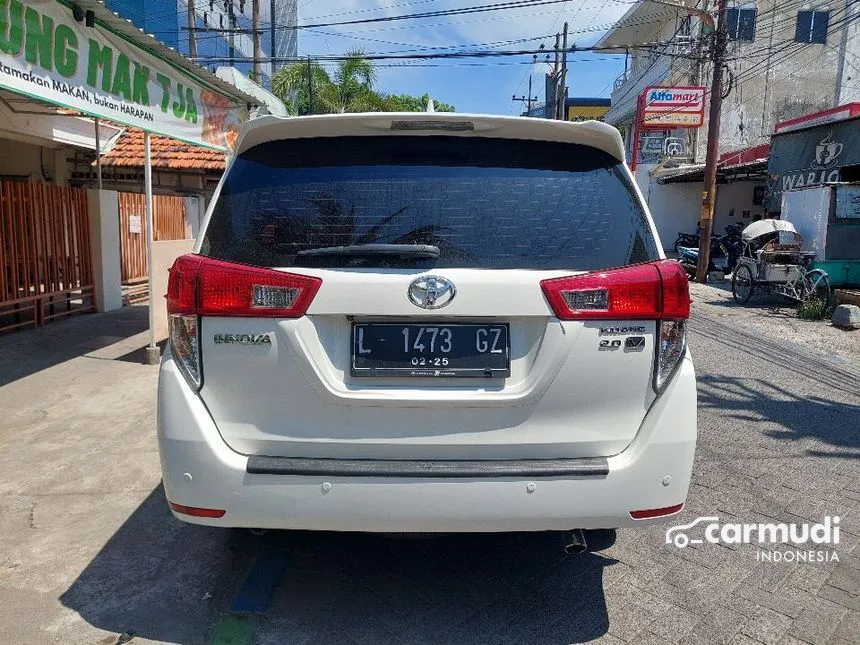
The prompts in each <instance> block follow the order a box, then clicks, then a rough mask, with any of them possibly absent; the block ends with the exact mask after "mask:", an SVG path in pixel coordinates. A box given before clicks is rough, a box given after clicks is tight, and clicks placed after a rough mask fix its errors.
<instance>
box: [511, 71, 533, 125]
mask: <svg viewBox="0 0 860 645" xmlns="http://www.w3.org/2000/svg"><path fill="white" fill-rule="evenodd" d="M511 100H512V101H519V102H520V103H525V105H526V116H531V112H532V103H534V102H536V101H537V100H538V97H536V96H532V75H531V74H529V93H528V95H527V96H517V95H516V94H514V95H513V96H512V97H511Z"/></svg>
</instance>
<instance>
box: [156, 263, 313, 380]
mask: <svg viewBox="0 0 860 645" xmlns="http://www.w3.org/2000/svg"><path fill="white" fill-rule="evenodd" d="M321 284H322V280H320V279H319V278H314V277H311V276H303V275H295V274H292V273H284V272H282V271H275V270H274V269H265V268H262V267H254V266H247V265H243V264H233V263H231V262H224V261H222V260H215V259H212V258H207V257H204V256H201V255H194V254H188V255H183V256H181V257H179V258H177V259H176V261H175V262H174V263H173V266H172V267H171V268H170V278H169V280H168V283H167V314H168V326H169V340H170V347H171V350H172V353H173V356H174V358H175V359H176V361H177V363H178V365H179V366H180V368H181V369H182V371H183V373H184V374H185V378H186V380H187V381H188V383H189V385H191V387H192V388H193V389H194V390H198V389H200V385H201V382H202V369H201V358H200V343H199V333H198V332H199V324H200V320H199V316H254V317H258V318H300V317H301V316H304V315H305V313H306V312H307V310H308V307H309V306H310V304H311V301H312V300H313V299H314V296H315V295H316V293H317V291H318V290H319V288H320V285H321Z"/></svg>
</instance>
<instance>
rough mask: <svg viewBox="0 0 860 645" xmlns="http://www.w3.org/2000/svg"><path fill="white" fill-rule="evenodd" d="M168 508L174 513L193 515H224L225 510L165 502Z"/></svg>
mask: <svg viewBox="0 0 860 645" xmlns="http://www.w3.org/2000/svg"><path fill="white" fill-rule="evenodd" d="M167 505H168V506H169V507H170V510H171V511H173V512H174V513H182V514H183V515H193V516H194V517H224V513H226V512H227V511H225V510H222V509H220V508H197V507H196V506H183V505H182V504H174V503H173V502H171V501H169V500H168V502H167Z"/></svg>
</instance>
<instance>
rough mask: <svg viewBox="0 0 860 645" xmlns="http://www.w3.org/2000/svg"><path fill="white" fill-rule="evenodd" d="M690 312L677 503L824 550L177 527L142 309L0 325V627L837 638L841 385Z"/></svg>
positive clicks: (13, 634)
mask: <svg viewBox="0 0 860 645" xmlns="http://www.w3.org/2000/svg"><path fill="white" fill-rule="evenodd" d="M695 311H696V315H695V318H694V320H693V322H692V325H691V326H692V329H693V333H692V337H691V345H692V348H693V351H694V353H695V358H696V361H697V367H698V370H699V376H700V388H699V389H700V409H701V413H700V429H701V438H700V446H699V450H698V455H697V463H696V470H695V476H694V484H693V487H692V491H691V494H690V498H689V503H688V507H687V509H686V510H685V511H684V514H683V518H682V519H683V520H684V521H691V520H692V519H694V518H695V517H697V516H699V515H717V516H719V517H720V518H721V519H723V520H724V521H725V520H729V519H731V518H737V521H747V522H751V521H768V520H769V519H773V520H780V521H796V522H800V521H804V520H806V521H821V519H822V516H823V515H825V514H828V513H829V514H838V515H839V516H840V517H841V518H842V521H841V529H842V533H841V538H842V540H841V542H840V544H839V545H838V547H837V553H838V557H839V562H838V563H836V562H829V563H818V562H815V563H805V564H798V563H784V562H783V563H768V562H757V561H756V553H755V549H754V548H753V547H743V548H738V549H734V548H729V547H725V546H713V545H707V546H701V547H694V546H690V547H688V548H686V549H684V550H679V549H676V548H675V547H673V546H668V545H665V544H663V540H664V530H663V529H662V528H660V527H654V528H650V529H647V530H640V531H631V530H623V531H619V532H618V535H617V537H615V538H614V539H613V536H612V535H611V534H596V533H595V534H591V535H589V536H588V537H589V540H590V543H591V544H592V547H593V551H592V552H591V553H587V554H582V555H579V556H576V557H572V558H571V557H564V556H562V555H561V552H560V549H559V542H558V537H557V536H555V535H496V536H486V537H482V536H461V537H448V538H437V539H425V540H415V539H394V538H383V537H375V536H363V535H334V534H317V535H311V534H303V533H298V534H269V535H266V536H263V537H254V536H250V535H248V534H244V533H233V532H225V531H219V530H211V529H206V528H201V527H194V526H190V525H185V524H182V523H180V522H177V521H175V520H174V519H173V518H172V517H171V516H170V515H169V514H168V512H167V511H166V509H165V505H164V500H163V494H162V491H161V488H160V486H159V471H158V456H157V453H156V448H155V439H154V432H155V418H154V395H155V381H156V368H154V367H149V366H144V365H141V364H140V362H139V361H140V359H141V352H140V351H139V348H140V347H141V346H142V345H143V344H144V342H145V340H144V336H143V335H142V334H141V332H142V330H143V329H144V327H145V324H146V311H145V310H144V309H140V308H130V309H126V310H123V311H121V312H118V313H114V314H109V315H91V316H86V317H81V318H78V319H75V320H70V321H64V322H59V323H56V324H54V325H51V326H49V327H45V328H43V329H41V330H37V331H34V332H27V333H22V334H15V335H12V336H6V337H3V338H0V411H2V414H0V643H15V644H17V643H25V644H31V643H32V644H40V643H63V644H66V643H68V644H76V643H90V644H103V645H113V644H115V643H122V642H127V641H128V640H129V639H131V642H132V643H146V642H171V643H209V642H215V643H219V644H222V645H223V644H226V643H231V644H232V645H241V644H243V643H248V642H254V643H261V644H262V643H289V644H294V643H295V644H303V643H307V644H310V643H314V644H321V643H339V644H340V645H352V644H363V643H389V642H390V643H457V644H467V643H535V644H538V643H540V644H545V643H546V644H558V645H561V644H563V643H570V642H583V641H591V640H597V641H599V642H601V643H623V642H630V643H676V642H677V643H691V644H693V643H702V644H707V645H711V644H715V643H740V644H744V643H785V644H796V643H814V644H818V643H860V549H857V548H856V547H857V544H858V542H860V537H858V536H860V468H858V464H860V395H858V393H860V377H858V375H857V372H852V371H851V370H852V369H853V368H852V366H850V365H848V364H846V361H844V360H843V361H841V362H839V363H838V364H834V362H833V360H832V358H828V357H827V356H824V355H821V354H817V355H811V354H809V355H808V354H805V353H804V350H802V348H799V347H798V346H797V345H796V344H788V345H785V344H780V343H778V342H773V341H765V340H762V338H761V336H762V334H758V333H754V334H749V333H746V332H745V331H744V329H747V327H746V326H744V325H740V326H739V325H737V324H734V321H733V320H732V319H731V318H729V317H718V316H714V315H712V314H711V313H709V312H708V310H707V308H706V307H704V306H703V305H702V304H698V305H697V306H696V307H695ZM856 333H860V332H856ZM858 371H860V370H858ZM255 604H257V605H260V606H267V608H266V610H265V611H263V612H261V613H256V614H247V613H246V614H242V613H237V612H235V611H233V610H234V609H241V608H246V609H247V608H248V607H253V606H254V605H255Z"/></svg>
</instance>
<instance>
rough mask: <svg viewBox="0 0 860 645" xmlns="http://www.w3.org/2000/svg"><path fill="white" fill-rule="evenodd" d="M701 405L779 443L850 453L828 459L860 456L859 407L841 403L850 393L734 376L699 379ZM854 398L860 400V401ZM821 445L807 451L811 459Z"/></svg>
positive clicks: (706, 376) (700, 377)
mask: <svg viewBox="0 0 860 645" xmlns="http://www.w3.org/2000/svg"><path fill="white" fill-rule="evenodd" d="M698 381H699V387H698V391H699V406H700V408H702V409H705V408H711V409H713V410H716V411H717V412H718V414H722V415H730V416H732V417H734V418H736V419H740V420H742V421H745V422H747V423H748V424H749V425H750V428H751V429H755V428H756V427H761V429H762V433H763V435H764V436H766V437H770V438H773V439H776V440H788V441H800V440H804V439H812V440H815V441H820V442H824V443H827V444H830V445H832V446H838V447H839V448H850V449H853V450H852V451H851V452H844V451H840V452H839V453H827V454H828V456H837V457H839V456H842V457H847V458H851V457H856V456H857V451H856V449H857V446H858V445H860V423H858V419H860V405H857V404H854V403H849V402H846V401H845V400H840V399H844V398H845V393H846V392H849V391H850V387H851V386H850V385H846V386H845V389H842V388H836V387H835V385H834V386H832V387H829V386H828V385H827V384H824V383H822V384H820V395H810V394H805V393H804V394H801V393H799V392H798V391H797V390H795V391H790V390H788V389H786V388H784V387H780V386H779V385H776V384H775V383H773V382H770V381H764V380H761V379H751V378H746V377H733V376H713V375H700V376H699V379H698ZM855 398H857V399H858V400H860V397H857V396H856V394H855ZM820 449H821V446H820V445H816V446H809V447H807V449H806V453H807V454H810V455H812V454H821V450H820Z"/></svg>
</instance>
